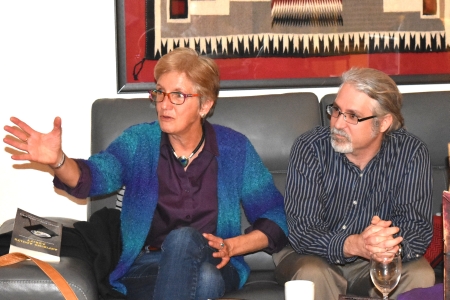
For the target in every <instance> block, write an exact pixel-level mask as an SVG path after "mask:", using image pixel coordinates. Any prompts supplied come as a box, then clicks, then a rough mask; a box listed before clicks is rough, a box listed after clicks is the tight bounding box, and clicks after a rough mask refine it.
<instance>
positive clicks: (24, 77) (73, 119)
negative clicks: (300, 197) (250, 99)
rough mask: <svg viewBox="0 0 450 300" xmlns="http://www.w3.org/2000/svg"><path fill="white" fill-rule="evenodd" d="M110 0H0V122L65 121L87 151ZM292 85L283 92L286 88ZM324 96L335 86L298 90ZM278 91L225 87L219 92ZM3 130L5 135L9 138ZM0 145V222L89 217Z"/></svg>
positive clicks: (66, 140) (69, 137)
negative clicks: (20, 217) (19, 215)
mask: <svg viewBox="0 0 450 300" xmlns="http://www.w3.org/2000/svg"><path fill="white" fill-rule="evenodd" d="M114 26H115V25H114V1H113V0H95V1H93V0H79V1H67V0H46V1H36V0H22V1H18V0H16V1H0V38H1V39H0V43H1V44H0V45H1V48H0V49H1V52H0V86H1V89H0V98H1V101H0V124H2V126H3V125H6V124H11V123H10V122H9V118H10V116H16V117H19V118H22V119H23V120H24V121H26V122H27V123H28V124H29V125H31V126H32V127H34V128H35V129H36V130H38V131H42V132H47V131H50V130H51V129H52V124H53V123H52V122H53V119H54V117H55V116H60V117H61V118H62V120H63V131H64V134H63V149H64V151H65V152H66V153H67V154H68V155H69V156H71V157H83V158H84V157H87V156H88V155H89V151H90V143H89V141H90V109H91V104H92V102H93V101H94V100H95V99H97V98H103V97H119V96H120V97H134V96H143V95H142V94H140V95H138V94H135V95H117V93H116V91H117V90H116V65H115V64H116V58H115V27H114ZM400 89H401V91H402V92H416V91H432V90H450V84H440V85H416V86H401V87H400ZM287 91H294V90H278V91H276V92H287ZM295 91H314V92H316V94H317V95H318V97H319V98H320V97H321V96H323V95H325V94H327V93H331V92H335V91H336V89H335V88H322V89H295ZM267 92H273V91H226V92H222V93H221V96H231V95H233V96H235V95H243V96H246V95H251V94H262V93H267ZM5 134H6V132H4V134H3V135H2V136H4V135H5ZM2 150H3V151H0V224H1V223H2V222H3V221H5V220H6V219H9V218H13V217H14V216H15V213H16V210H17V208H18V207H20V208H22V209H24V210H27V211H29V212H31V213H34V214H37V215H41V216H63V217H71V218H75V219H81V220H84V219H86V206H85V204H84V202H83V201H81V200H77V199H73V198H69V197H67V196H65V195H62V194H61V193H59V192H58V191H55V190H54V188H53V184H52V179H53V177H52V174H51V173H50V172H51V171H50V169H49V168H48V167H45V166H36V165H30V164H29V163H27V162H22V163H20V162H19V163H18V162H15V161H13V160H11V159H10V151H11V150H8V148H7V147H6V144H3V149H2Z"/></svg>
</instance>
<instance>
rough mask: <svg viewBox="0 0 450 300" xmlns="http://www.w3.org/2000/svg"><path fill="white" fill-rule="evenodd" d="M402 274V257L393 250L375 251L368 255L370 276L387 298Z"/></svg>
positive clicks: (384, 297)
mask: <svg viewBox="0 0 450 300" xmlns="http://www.w3.org/2000/svg"><path fill="white" fill-rule="evenodd" d="M401 275H402V258H401V256H400V254H398V253H394V252H377V253H374V254H372V255H371V257H370V278H371V279H372V282H373V284H374V285H375V286H376V288H377V289H378V290H379V291H380V292H381V293H382V294H383V299H384V300H387V299H388V295H389V293H390V292H391V291H392V290H393V289H394V288H395V287H396V286H397V284H398V282H399V281H400V277H401Z"/></svg>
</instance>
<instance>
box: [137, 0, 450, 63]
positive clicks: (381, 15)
mask: <svg viewBox="0 0 450 300" xmlns="http://www.w3.org/2000/svg"><path fill="white" fill-rule="evenodd" d="M176 47H190V48H193V49H196V50H197V51H198V52H200V53H202V54H208V55H209V56H210V57H212V58H236V57H239V58H246V57H311V56H335V55H343V54H359V53H386V52H430V51H434V52H439V51H450V0H431V1H430V0H384V1H381V0H370V1H363V0H315V1H314V0H260V1H256V0H245V1H240V0H146V53H145V54H146V55H145V59H151V60H155V59H158V58H159V57H161V55H164V54H166V53H168V52H170V51H171V50H172V49H174V48H176Z"/></svg>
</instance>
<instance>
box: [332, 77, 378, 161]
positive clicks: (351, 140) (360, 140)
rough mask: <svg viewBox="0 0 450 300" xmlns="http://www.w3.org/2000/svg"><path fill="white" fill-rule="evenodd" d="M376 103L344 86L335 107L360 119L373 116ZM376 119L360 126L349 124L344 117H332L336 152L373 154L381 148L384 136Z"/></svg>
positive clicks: (333, 144)
mask: <svg viewBox="0 0 450 300" xmlns="http://www.w3.org/2000/svg"><path fill="white" fill-rule="evenodd" d="M375 104H376V101H375V100H373V99H371V98H370V97H369V96H367V95H366V94H364V93H362V92H359V91H357V90H356V89H355V88H354V87H352V86H351V85H349V84H344V85H343V86H342V88H341V90H340V91H339V93H338V95H337V97H336V100H335V101H334V106H335V107H337V108H339V110H340V111H341V112H342V113H346V114H349V115H350V114H354V115H356V117H357V118H358V119H361V118H365V117H369V116H372V115H373V111H372V108H373V107H374V105H375ZM374 122H377V120H376V119H369V120H366V121H362V122H359V123H358V124H356V125H354V124H349V123H347V122H346V121H345V120H344V116H343V115H340V116H339V117H338V118H334V117H331V119H330V127H331V144H332V146H333V148H334V150H335V151H336V152H340V153H346V154H350V155H360V154H364V152H365V151H369V152H370V153H373V151H378V149H379V147H380V146H381V139H382V135H381V133H380V130H379V128H378V126H375V125H377V123H374Z"/></svg>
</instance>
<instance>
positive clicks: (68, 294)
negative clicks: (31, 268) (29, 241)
mask: <svg viewBox="0 0 450 300" xmlns="http://www.w3.org/2000/svg"><path fill="white" fill-rule="evenodd" d="M27 259H31V260H32V261H33V262H34V263H35V264H36V265H38V267H39V268H41V270H42V271H44V273H45V274H47V276H48V277H50V279H51V280H52V281H53V282H54V283H55V285H56V287H57V288H58V289H59V290H60V292H61V294H63V296H64V298H65V299H66V300H78V298H77V296H76V295H75V293H74V291H73V290H72V288H71V287H70V285H69V284H68V283H67V281H66V280H65V279H64V277H62V275H61V274H60V273H59V272H58V271H57V270H56V269H55V268H53V267H52V266H51V265H50V264H49V263H47V262H45V261H42V260H39V259H37V258H34V257H31V256H28V255H25V254H23V253H19V252H13V253H9V254H5V255H3V256H0V267H3V266H9V265H12V264H15V263H18V262H21V261H24V260H27Z"/></svg>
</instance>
